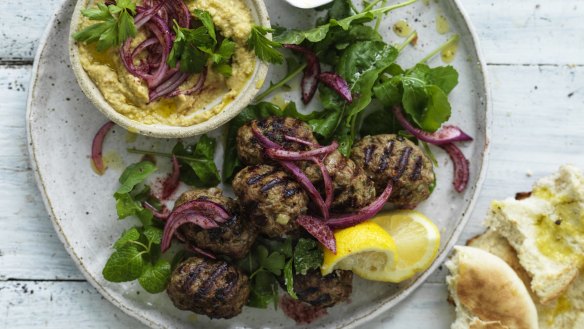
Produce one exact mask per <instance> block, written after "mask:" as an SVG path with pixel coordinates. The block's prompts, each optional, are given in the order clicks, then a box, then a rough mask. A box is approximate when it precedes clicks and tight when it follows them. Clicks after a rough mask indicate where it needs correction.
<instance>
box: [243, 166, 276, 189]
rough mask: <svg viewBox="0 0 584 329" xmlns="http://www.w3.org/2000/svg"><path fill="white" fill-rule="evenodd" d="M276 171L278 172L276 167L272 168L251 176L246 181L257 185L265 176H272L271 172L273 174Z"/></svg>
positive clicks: (248, 183)
mask: <svg viewBox="0 0 584 329" xmlns="http://www.w3.org/2000/svg"><path fill="white" fill-rule="evenodd" d="M275 172H276V168H274V169H272V170H270V171H268V172H265V173H263V174H258V175H255V176H251V177H250V178H248V179H247V181H246V183H247V185H255V184H257V183H258V182H259V181H261V180H262V179H263V178H264V177H266V176H270V175H271V174H273V173H275Z"/></svg>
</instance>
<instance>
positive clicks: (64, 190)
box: [27, 0, 490, 328]
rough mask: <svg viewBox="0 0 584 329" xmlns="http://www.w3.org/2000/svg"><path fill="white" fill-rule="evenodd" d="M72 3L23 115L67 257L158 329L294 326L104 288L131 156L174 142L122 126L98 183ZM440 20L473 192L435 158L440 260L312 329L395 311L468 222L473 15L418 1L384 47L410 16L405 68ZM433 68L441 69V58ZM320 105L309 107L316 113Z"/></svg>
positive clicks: (257, 313)
mask: <svg viewBox="0 0 584 329" xmlns="http://www.w3.org/2000/svg"><path fill="white" fill-rule="evenodd" d="M266 3H267V6H268V11H269V13H270V14H271V20H272V23H273V24H275V25H278V24H279V25H283V26H288V27H307V26H310V25H311V24H312V20H313V18H314V13H313V12H312V11H302V10H299V9H294V8H292V7H290V6H289V5H287V4H286V3H285V2H284V1H283V0H282V1H280V0H267V1H266ZM74 5H75V1H73V0H67V1H65V2H64V4H63V6H62V7H61V9H60V10H59V11H58V12H57V13H56V16H55V19H54V20H53V21H52V23H51V24H50V26H49V27H48V30H47V32H46V34H45V37H44V39H43V42H41V44H40V46H39V50H38V54H37V57H36V61H35V67H34V70H33V78H32V83H31V88H30V95H29V102H28V112H27V120H28V125H27V127H28V133H29V134H28V137H29V146H30V155H31V162H32V166H33V168H34V170H35V172H36V177H37V182H38V185H39V189H40V191H41V193H42V195H43V199H44V202H45V204H46V207H47V210H48V212H49V215H50V217H51V219H52V221H53V224H54V226H55V229H56V231H57V232H58V234H59V237H60V238H61V240H62V241H63V243H64V244H65V247H66V249H67V251H68V252H69V253H70V254H71V257H72V258H73V259H74V260H75V262H76V263H77V265H78V266H79V268H80V270H81V271H82V272H83V273H84V275H85V276H86V278H87V280H88V281H89V282H90V283H91V284H92V285H94V286H95V287H96V288H97V290H99V292H100V293H101V294H102V295H103V296H104V297H105V298H106V299H108V300H109V301H111V302H112V303H113V304H115V305H116V306H117V307H119V308H120V309H122V310H123V311H125V312H126V313H128V314H130V315H132V316H134V317H136V318H137V319H139V320H140V321H142V322H143V323H145V324H147V325H149V326H152V327H157V328H193V327H198V328H224V327H232V328H242V327H246V328H247V327H251V328H258V327H262V328H294V327H295V324H294V322H293V321H292V320H290V319H288V318H286V317H285V316H284V315H283V314H282V313H281V311H274V310H272V309H268V310H258V309H253V308H248V307H246V308H245V309H244V312H243V314H241V315H240V316H238V317H236V318H234V319H231V320H212V321H210V320H209V319H208V318H206V317H204V316H195V315H194V314H193V313H190V312H184V311H179V310H177V309H175V308H174V307H173V306H172V304H171V302H170V301H169V299H168V297H167V296H166V294H164V293H163V294H158V295H150V294H148V293H146V292H145V291H143V290H142V289H141V288H140V287H139V285H138V284H135V283H126V284H114V283H110V282H107V281H105V280H104V278H103V277H102V275H101V270H102V268H103V266H104V264H105V262H106V260H107V258H108V257H109V255H110V254H111V252H112V250H111V246H112V243H113V242H114V241H115V240H116V239H117V238H118V237H119V235H120V234H121V232H122V231H123V230H124V229H125V228H127V227H128V226H131V225H132V224H133V223H134V222H133V221H132V220H131V219H130V220H125V221H118V220H117V216H116V213H115V207H114V205H115V204H114V199H113V197H112V194H113V191H114V190H115V189H116V187H117V184H118V183H117V178H118V176H119V175H120V172H121V170H122V169H123V168H124V167H125V166H126V165H128V164H130V163H133V162H136V161H138V160H139V156H137V155H128V154H127V153H126V148H127V147H138V148H154V149H157V150H168V149H169V148H170V147H172V145H173V144H174V141H172V140H162V139H152V138H148V137H138V139H137V140H136V141H133V142H128V138H127V136H126V135H127V133H126V132H125V131H124V130H123V129H121V128H116V129H114V130H113V132H112V133H111V134H110V135H109V136H108V138H107V139H106V143H105V146H104V150H105V151H104V152H105V155H106V157H107V158H110V159H114V160H115V159H116V158H117V159H118V160H117V161H113V163H111V164H110V168H109V170H108V171H107V172H106V174H105V175H104V176H97V175H96V174H95V173H94V172H93V171H92V169H91V167H90V162H89V153H90V145H91V140H92V138H93V136H94V134H95V132H96V131H97V129H98V128H99V127H100V126H101V125H102V124H103V123H104V122H105V121H106V119H105V117H104V116H103V115H102V114H101V113H100V112H99V111H97V110H96V109H95V108H93V106H92V105H91V103H90V102H89V100H87V99H86V98H85V96H84V95H83V93H82V92H81V90H80V89H79V86H78V85H77V83H76V80H75V77H74V75H73V72H72V71H71V69H70V67H69V63H68V56H67V46H66V45H67V43H68V40H67V38H68V36H69V31H68V27H69V18H70V16H71V13H72V10H73V8H74ZM440 14H442V15H444V16H445V17H446V18H447V20H448V21H449V22H450V26H451V30H452V31H455V32H457V33H459V34H460V35H461V42H460V47H459V53H458V55H457V57H456V59H455V61H454V62H453V63H452V64H453V65H454V66H455V67H456V69H457V70H458V72H459V73H460V83H459V85H458V87H457V88H456V89H455V90H454V91H453V92H452V94H451V96H450V100H451V103H452V105H453V115H452V118H451V120H450V122H451V123H454V124H457V125H459V126H460V127H462V128H463V129H464V130H465V131H466V132H468V133H470V134H471V135H472V136H473V137H474V138H475V140H474V142H472V143H468V144H465V145H463V146H462V149H463V151H464V153H465V154H466V156H467V157H468V158H469V159H470V164H471V178H470V183H469V187H468V188H467V190H466V191H465V192H464V193H463V194H458V193H456V192H455V191H454V190H453V188H452V184H451V182H452V167H451V164H450V161H449V160H448V157H447V155H446V154H444V153H443V152H441V151H440V150H436V152H435V153H436V154H437V156H438V162H439V164H440V166H439V167H438V168H437V170H436V173H437V176H438V185H437V188H436V190H435V192H434V193H433V194H432V196H431V197H430V199H429V200H427V201H426V202H424V203H423V204H421V205H420V206H419V208H418V209H419V210H420V211H422V212H424V213H426V214H427V215H428V216H430V217H431V218H432V219H434V221H435V222H436V224H437V225H438V226H439V227H440V229H441V233H442V245H441V250H440V254H439V256H438V259H437V260H436V262H435V263H434V264H433V266H432V267H431V268H430V270H428V271H426V272H424V273H422V274H421V275H420V276H418V277H417V278H415V279H413V280H410V281H408V282H405V283H403V284H399V285H391V284H382V283H375V282H368V281H363V280H360V279H357V278H356V279H355V280H354V288H353V295H352V297H351V302H350V303H345V304H342V305H338V306H336V307H334V308H332V309H330V310H329V315H328V316H327V317H325V318H322V319H320V320H318V321H316V322H315V323H313V324H312V325H310V326H309V327H310V328H320V327H334V328H340V327H355V326H358V325H360V324H363V323H364V322H365V321H367V320H368V319H371V318H372V317H374V316H376V315H379V314H381V313H382V312H384V311H386V310H388V309H390V308H391V307H393V306H395V305H396V304H398V303H399V302H400V301H402V300H403V299H404V298H405V297H406V296H408V295H409V294H411V293H412V291H413V290H414V289H415V288H417V287H418V286H419V285H420V284H421V283H422V282H423V281H424V280H425V279H426V278H427V277H428V276H429V275H430V273H431V272H432V271H433V270H434V269H436V268H437V267H438V266H439V265H440V264H441V263H442V262H443V260H444V259H445V257H446V256H447V254H448V251H449V250H450V249H451V247H452V246H453V245H454V243H455V242H456V240H457V238H458V236H459V234H460V232H461V231H462V229H463V227H464V224H465V223H466V221H467V219H468V217H469V215H470V210H471V209H472V207H473V205H474V201H475V199H476V196H477V194H478V191H479V189H480V186H481V183H482V181H483V178H484V173H485V166H486V158H487V152H486V151H487V148H488V127H489V125H490V114H489V113H490V111H489V102H488V100H489V96H488V89H487V84H486V80H485V66H484V63H483V62H481V58H480V53H479V51H478V49H477V43H476V38H475V35H474V33H473V31H472V29H471V28H470V27H469V25H468V23H467V17H466V16H465V15H464V13H463V12H462V11H461V9H460V5H459V4H458V0H447V1H440V3H435V2H434V1H431V2H430V5H426V4H424V2H422V1H419V2H418V3H416V4H415V5H413V6H410V7H407V8H405V9H400V10H398V11H396V12H394V13H392V14H390V15H389V16H387V17H386V18H385V19H384V21H383V24H382V25H381V31H382V34H384V37H385V39H386V40H388V41H392V42H395V43H400V42H401V41H402V40H403V39H402V38H399V37H397V36H396V35H395V34H394V33H393V32H392V31H391V26H392V24H393V23H394V22H395V21H397V20H398V19H400V18H407V19H408V21H409V22H411V24H412V25H413V26H414V27H415V28H416V29H417V30H418V32H419V35H420V37H419V41H418V45H417V47H416V48H413V47H408V48H407V49H406V50H405V51H404V54H403V55H401V56H400V59H399V62H400V63H401V64H404V65H406V66H409V65H411V64H413V63H415V62H416V61H417V60H419V59H421V58H422V57H423V56H424V55H425V54H426V53H428V52H429V51H431V50H432V49H433V48H434V47H436V46H437V45H439V44H441V43H442V42H444V41H445V40H446V39H447V35H439V34H438V33H437V32H436V29H435V19H436V17H437V15H440ZM430 64H431V65H441V64H442V63H441V62H440V59H439V58H436V59H434V60H432V61H431V62H430ZM283 71H284V69H283V68H277V67H272V68H271V73H270V75H269V76H268V78H269V79H272V80H276V79H277V78H278V77H279V76H281V74H282V73H283ZM292 85H298V84H297V83H292ZM298 93H299V91H298V88H295V89H294V90H292V91H290V92H288V93H286V94H281V95H280V96H278V97H279V98H280V99H281V98H284V99H293V100H298ZM298 103H300V102H298ZM317 103H318V102H317V101H313V102H312V106H316V105H317ZM220 133H221V132H220V131H215V132H213V133H212V136H220ZM221 156H222V148H221V147H219V148H218V150H217V156H216V161H217V162H218V163H219V164H220V163H221V161H222V160H221ZM166 164H167V161H166V160H164V159H160V160H159V165H160V166H162V167H163V168H161V169H162V170H163V171H164V170H165V169H168V168H164V166H165V165H166Z"/></svg>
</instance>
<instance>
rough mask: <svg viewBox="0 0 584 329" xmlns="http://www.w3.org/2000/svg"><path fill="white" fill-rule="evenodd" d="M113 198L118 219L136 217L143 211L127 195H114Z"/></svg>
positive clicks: (137, 203) (140, 206)
mask: <svg viewBox="0 0 584 329" xmlns="http://www.w3.org/2000/svg"><path fill="white" fill-rule="evenodd" d="M114 197H115V198H116V211H117V212H118V218H119V219H124V218H126V217H129V216H137V215H138V213H140V212H141V211H142V210H143V209H144V208H143V207H142V205H141V204H140V203H139V202H136V201H135V200H134V198H133V197H132V196H131V195H130V194H129V193H123V194H115V195H114Z"/></svg>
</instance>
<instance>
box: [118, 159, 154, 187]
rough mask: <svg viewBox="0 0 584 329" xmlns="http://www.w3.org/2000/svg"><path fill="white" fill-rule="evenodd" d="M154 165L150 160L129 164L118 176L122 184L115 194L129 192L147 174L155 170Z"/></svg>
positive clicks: (146, 176)
mask: <svg viewBox="0 0 584 329" xmlns="http://www.w3.org/2000/svg"><path fill="white" fill-rule="evenodd" d="M156 169H157V168H156V166H155V165H154V164H153V163H152V162H150V161H142V162H138V163H135V164H132V165H129V166H128V167H127V168H126V169H125V170H124V172H123V173H122V175H121V176H120V179H119V181H120V184H122V185H121V186H120V187H119V188H118V190H117V191H116V193H117V194H123V193H130V192H131V191H132V190H133V189H134V187H135V186H136V185H138V184H140V183H142V182H143V181H144V180H145V179H146V178H148V176H150V175H151V174H152V173H153V172H155V171H156Z"/></svg>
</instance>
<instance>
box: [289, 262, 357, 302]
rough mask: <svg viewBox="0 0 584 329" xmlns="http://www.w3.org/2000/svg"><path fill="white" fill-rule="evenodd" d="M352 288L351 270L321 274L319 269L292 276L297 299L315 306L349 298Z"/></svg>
mask: <svg viewBox="0 0 584 329" xmlns="http://www.w3.org/2000/svg"><path fill="white" fill-rule="evenodd" d="M352 290H353V272H351V271H345V270H335V271H334V272H333V273H331V274H329V275H326V276H322V275H321V274H320V270H313V271H310V272H308V273H306V275H299V274H297V275H295V276H294V291H295V292H296V295H297V296H298V299H299V300H301V301H303V302H306V303H309V304H311V305H312V306H316V307H322V308H325V307H331V306H333V305H335V304H337V303H340V302H344V301H346V300H347V299H349V296H350V295H351V292H352Z"/></svg>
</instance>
